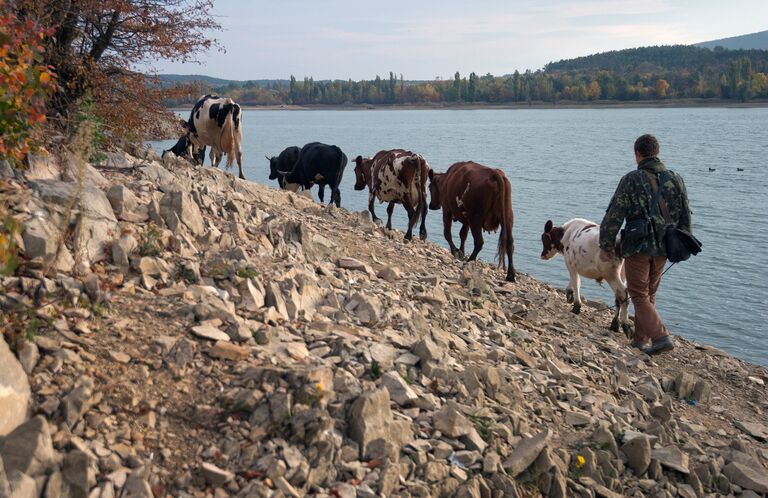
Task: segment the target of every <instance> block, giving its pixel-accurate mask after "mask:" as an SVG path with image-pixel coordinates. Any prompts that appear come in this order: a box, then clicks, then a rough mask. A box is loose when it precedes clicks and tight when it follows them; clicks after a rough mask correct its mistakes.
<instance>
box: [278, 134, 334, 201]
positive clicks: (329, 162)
mask: <svg viewBox="0 0 768 498" xmlns="http://www.w3.org/2000/svg"><path fill="white" fill-rule="evenodd" d="M270 162H271V161H270ZM346 167H347V156H346V155H345V154H344V153H343V152H342V151H341V149H340V148H338V147H337V146H335V145H326V144H323V143H320V142H312V143H308V144H307V145H305V146H304V147H302V148H301V150H300V151H299V157H298V158H297V159H296V163H295V164H294V165H293V168H292V169H291V170H290V171H287V170H286V171H282V170H276V171H277V175H278V176H279V177H280V186H281V187H282V188H288V186H290V185H292V184H296V185H298V186H300V187H303V188H305V189H309V188H312V186H313V185H319V186H320V190H319V191H318V193H317V196H318V198H319V199H320V202H324V201H325V186H326V185H328V186H329V187H331V200H330V202H329V204H332V203H335V204H336V207H340V206H341V192H340V191H339V185H340V184H341V177H342V175H344V168H346ZM270 178H272V176H271V175H270Z"/></svg>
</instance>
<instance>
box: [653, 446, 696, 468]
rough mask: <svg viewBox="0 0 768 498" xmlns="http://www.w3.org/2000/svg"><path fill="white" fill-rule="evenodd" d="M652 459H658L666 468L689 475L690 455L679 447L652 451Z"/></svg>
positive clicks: (667, 447)
mask: <svg viewBox="0 0 768 498" xmlns="http://www.w3.org/2000/svg"><path fill="white" fill-rule="evenodd" d="M651 458H653V459H656V460H658V461H659V463H661V465H663V466H664V467H667V468H670V469H673V470H676V471H678V472H682V473H683V474H688V473H689V470H688V455H687V454H686V453H683V452H682V451H680V448H678V447H677V446H666V447H663V448H656V449H654V450H652V451H651Z"/></svg>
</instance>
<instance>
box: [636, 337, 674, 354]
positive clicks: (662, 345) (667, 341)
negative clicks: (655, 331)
mask: <svg viewBox="0 0 768 498" xmlns="http://www.w3.org/2000/svg"><path fill="white" fill-rule="evenodd" d="M674 348H675V344H674V343H673V342H672V336H671V335H665V336H664V337H662V338H660V339H656V340H655V341H653V343H652V344H651V345H650V346H648V347H647V348H643V349H642V351H643V353H645V354H647V355H650V356H653V355H655V354H659V353H663V352H665V351H672V350H673V349H674Z"/></svg>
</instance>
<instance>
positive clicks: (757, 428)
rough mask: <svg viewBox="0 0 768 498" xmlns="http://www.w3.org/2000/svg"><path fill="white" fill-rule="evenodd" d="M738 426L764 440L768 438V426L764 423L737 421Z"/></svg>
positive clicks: (754, 436)
mask: <svg viewBox="0 0 768 498" xmlns="http://www.w3.org/2000/svg"><path fill="white" fill-rule="evenodd" d="M736 427H738V428H739V429H741V430H742V431H744V432H745V433H747V434H749V435H750V436H752V437H753V438H755V439H760V440H762V441H765V440H768V427H766V426H764V425H763V424H758V423H755V422H741V421H737V422H736Z"/></svg>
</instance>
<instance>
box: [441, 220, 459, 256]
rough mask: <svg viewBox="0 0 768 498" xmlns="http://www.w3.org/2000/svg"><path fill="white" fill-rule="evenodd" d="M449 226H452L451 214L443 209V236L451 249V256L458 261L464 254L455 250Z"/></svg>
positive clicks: (457, 249)
mask: <svg viewBox="0 0 768 498" xmlns="http://www.w3.org/2000/svg"><path fill="white" fill-rule="evenodd" d="M451 225H453V220H452V217H451V213H450V212H449V211H448V210H447V209H445V208H443V235H444V236H445V240H446V241H448V247H450V248H451V254H453V255H454V256H456V257H457V258H459V259H464V253H463V252H462V251H460V250H459V248H457V247H456V246H455V245H454V243H453V237H452V236H451Z"/></svg>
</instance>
